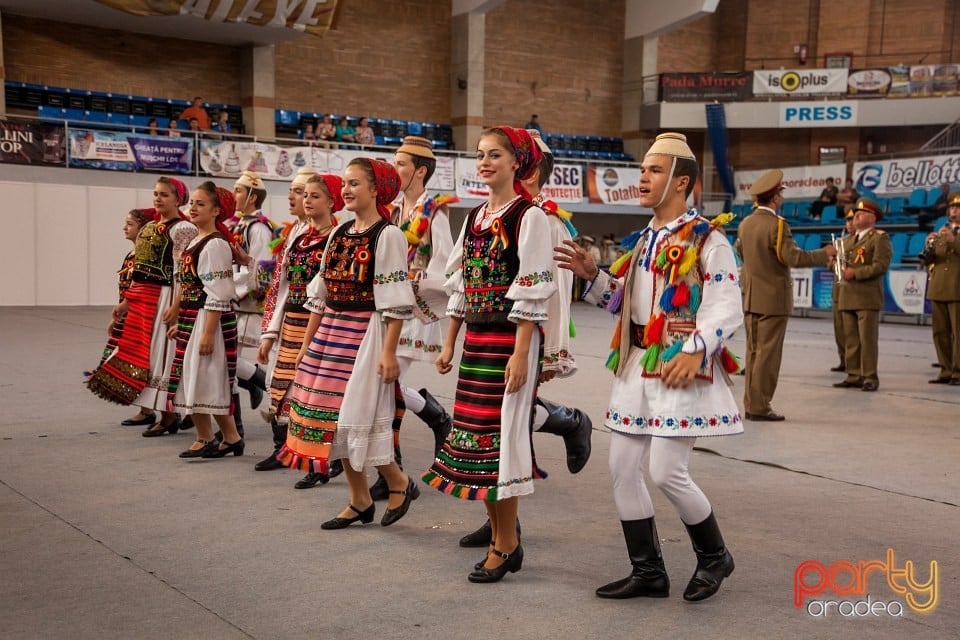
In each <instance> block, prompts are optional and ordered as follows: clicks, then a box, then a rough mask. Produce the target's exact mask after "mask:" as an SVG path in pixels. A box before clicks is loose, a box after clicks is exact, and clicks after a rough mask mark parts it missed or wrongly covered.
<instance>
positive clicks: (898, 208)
mask: <svg viewBox="0 0 960 640" xmlns="http://www.w3.org/2000/svg"><path fill="white" fill-rule="evenodd" d="M906 204H907V199H906V198H904V197H903V196H892V197H891V198H889V199H888V200H887V213H892V214H894V215H896V214H898V213H903V207H904V205H906Z"/></svg>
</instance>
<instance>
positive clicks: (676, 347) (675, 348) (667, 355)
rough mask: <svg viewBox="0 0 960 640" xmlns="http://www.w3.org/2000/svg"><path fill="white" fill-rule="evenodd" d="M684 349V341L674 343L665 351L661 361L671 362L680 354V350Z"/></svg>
mask: <svg viewBox="0 0 960 640" xmlns="http://www.w3.org/2000/svg"><path fill="white" fill-rule="evenodd" d="M682 348H683V340H677V341H676V342H674V343H673V344H672V345H670V346H669V347H667V348H666V349H665V350H664V352H663V355H661V356H660V359H661V360H663V361H664V362H670V361H671V360H673V358H674V356H676V355H677V354H678V353H680V349H682Z"/></svg>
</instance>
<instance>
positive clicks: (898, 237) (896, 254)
mask: <svg viewBox="0 0 960 640" xmlns="http://www.w3.org/2000/svg"><path fill="white" fill-rule="evenodd" d="M909 241H910V236H909V235H908V234H906V233H903V232H899V233H893V234H891V236H890V242H891V243H892V244H893V257H892V258H891V259H890V262H891V264H900V263H901V262H903V256H904V254H905V253H906V251H907V243H908V242H909Z"/></svg>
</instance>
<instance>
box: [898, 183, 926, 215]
mask: <svg viewBox="0 0 960 640" xmlns="http://www.w3.org/2000/svg"><path fill="white" fill-rule="evenodd" d="M926 205H927V190H926V189H914V190H913V191H911V192H910V198H909V199H908V200H907V204H906V205H904V207H903V210H904V211H906V212H907V213H917V212H918V211H920V210H922V209H923V208H924V207H925V206H926Z"/></svg>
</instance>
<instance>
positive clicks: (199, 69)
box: [3, 12, 240, 104]
mask: <svg viewBox="0 0 960 640" xmlns="http://www.w3.org/2000/svg"><path fill="white" fill-rule="evenodd" d="M3 56H4V63H5V71H6V79H7V80H14V81H17V82H31V83H35V84H46V85H50V86H55V87H68V88H76V89H86V90H90V91H106V92H111V93H122V94H133V95H141V96H157V97H164V98H179V99H183V100H190V99H191V98H193V96H195V95H200V96H203V98H204V100H206V101H207V102H223V103H227V104H239V103H240V75H239V74H238V73H237V72H236V71H237V70H238V69H239V68H240V50H239V49H238V48H236V47H227V46H223V45H213V44H204V43H202V42H192V41H187V40H173V39H170V38H160V37H157V36H148V35H143V34H134V33H126V32H123V31H115V30H111V29H98V28H96V27H89V26H84V25H78V24H65V23H62V22H53V21H50V20H40V19H36V18H27V17H23V16H18V15H13V14H11V13H6V12H5V13H4V14H3ZM158 68H162V69H163V70H162V71H158Z"/></svg>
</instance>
